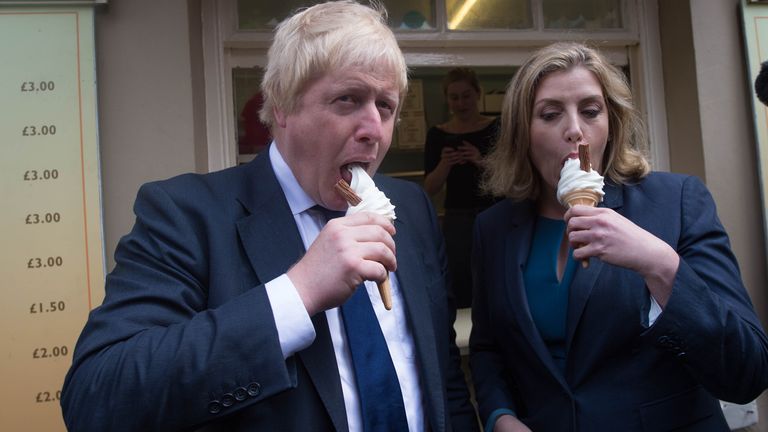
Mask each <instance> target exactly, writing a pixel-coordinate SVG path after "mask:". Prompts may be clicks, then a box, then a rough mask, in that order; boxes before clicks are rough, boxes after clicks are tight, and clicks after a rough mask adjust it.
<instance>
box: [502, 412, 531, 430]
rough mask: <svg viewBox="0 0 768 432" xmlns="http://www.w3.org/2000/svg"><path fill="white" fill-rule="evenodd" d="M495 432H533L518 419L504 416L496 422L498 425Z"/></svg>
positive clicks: (507, 415)
mask: <svg viewBox="0 0 768 432" xmlns="http://www.w3.org/2000/svg"><path fill="white" fill-rule="evenodd" d="M493 432H531V430H530V429H529V428H528V426H526V425H525V424H523V422H521V421H520V420H518V419H517V417H515V416H513V415H509V414H504V415H502V416H500V417H499V418H498V419H497V420H496V424H495V425H493Z"/></svg>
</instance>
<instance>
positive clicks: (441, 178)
mask: <svg viewBox="0 0 768 432" xmlns="http://www.w3.org/2000/svg"><path fill="white" fill-rule="evenodd" d="M443 94H444V95H445V99H446V101H447V103H448V110H449V111H450V112H451V117H450V119H449V120H448V121H447V122H445V123H443V124H440V125H437V126H433V127H432V128H430V129H429V131H428V132H427V141H426V143H425V145H424V172H425V177H424V189H425V190H426V191H427V193H428V194H430V195H436V194H437V193H439V192H440V191H441V190H442V189H443V186H445V203H444V206H443V207H444V208H445V214H444V216H443V233H444V236H445V242H446V249H447V255H448V268H449V271H450V274H451V281H452V282H451V290H452V291H453V295H454V298H455V300H456V306H457V307H459V308H467V307H469V306H471V304H472V274H471V270H470V265H469V251H470V248H471V247H472V225H473V224H474V222H475V216H476V215H477V213H478V212H479V211H481V210H484V209H485V208H487V207H488V206H489V205H490V204H491V203H492V202H493V201H492V200H491V199H490V197H489V196H487V195H482V194H481V193H480V190H479V183H480V175H481V169H480V161H481V158H482V157H483V156H485V155H486V154H487V153H488V149H489V148H490V146H491V142H492V141H493V139H494V138H495V136H496V131H497V129H498V126H499V123H498V119H497V118H495V117H489V116H485V115H482V114H480V110H479V109H478V108H477V103H478V101H479V100H480V94H481V92H480V83H479V82H478V80H477V76H476V75H475V72H474V71H473V70H472V69H469V68H464V67H460V68H455V69H451V70H450V71H449V72H448V74H447V75H446V76H445V78H444V79H443Z"/></svg>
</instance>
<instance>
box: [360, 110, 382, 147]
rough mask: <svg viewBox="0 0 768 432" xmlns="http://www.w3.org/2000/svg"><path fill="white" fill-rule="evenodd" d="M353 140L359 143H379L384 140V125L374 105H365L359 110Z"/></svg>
mask: <svg viewBox="0 0 768 432" xmlns="http://www.w3.org/2000/svg"><path fill="white" fill-rule="evenodd" d="M355 138H356V139H357V141H361V142H380V141H381V140H382V138H384V124H383V121H382V118H381V113H380V112H379V109H378V107H377V106H376V104H375V103H366V104H365V105H364V106H363V108H362V109H361V113H360V124H359V126H358V128H357V131H356V136H355Z"/></svg>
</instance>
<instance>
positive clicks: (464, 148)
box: [457, 141, 483, 166]
mask: <svg viewBox="0 0 768 432" xmlns="http://www.w3.org/2000/svg"><path fill="white" fill-rule="evenodd" d="M457 151H458V153H459V154H460V155H461V160H462V163H465V162H472V163H473V164H475V165H478V166H479V165H480V161H481V160H482V158H483V155H481V154H480V150H478V148H477V147H475V146H474V145H473V144H472V143H469V142H467V141H462V142H461V145H460V146H459V147H458V148H457Z"/></svg>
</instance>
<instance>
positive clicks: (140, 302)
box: [61, 152, 477, 431]
mask: <svg viewBox="0 0 768 432" xmlns="http://www.w3.org/2000/svg"><path fill="white" fill-rule="evenodd" d="M375 181H376V184H377V185H378V186H379V188H380V189H382V190H383V191H384V193H386V194H387V196H388V197H390V199H391V200H392V202H393V204H395V206H397V220H396V221H395V226H396V229H397V234H396V236H395V242H396V244H397V261H398V269H397V277H398V279H399V282H400V285H401V287H402V292H403V295H404V303H405V307H406V314H407V317H408V319H409V324H410V328H411V330H412V332H413V337H414V341H415V345H416V347H415V348H416V352H417V354H418V362H419V363H418V364H419V372H420V378H421V388H422V390H423V395H424V401H423V402H424V409H425V417H426V418H427V419H428V422H429V428H430V429H431V430H432V431H449V430H452V426H453V430H462V431H463V430H474V429H476V428H477V422H476V418H475V417H474V412H473V410H472V407H471V405H470V404H469V399H468V393H467V389H466V384H465V382H464V379H463V375H462V373H461V370H460V369H459V354H458V350H457V348H456V346H455V344H454V333H453V329H452V322H453V318H454V312H452V311H451V308H450V305H449V301H450V300H449V299H448V298H447V292H446V288H445V286H446V280H445V277H446V268H445V256H444V248H443V244H442V239H441V237H440V233H439V229H438V225H437V220H436V218H435V216H434V211H433V210H432V208H431V206H430V203H429V200H428V198H427V197H426V196H425V195H424V193H423V192H421V190H420V188H419V187H418V186H417V185H415V184H413V183H408V182H404V181H398V180H393V179H389V178H385V177H379V176H377V177H376V178H375ZM134 211H135V213H136V223H135V225H134V227H133V230H132V231H131V233H130V234H128V235H127V236H125V237H124V238H123V239H121V241H120V243H119V245H118V247H117V250H116V252H115V261H116V267H115V269H114V271H112V272H111V273H110V274H109V276H107V281H106V297H105V300H104V303H103V305H102V306H100V307H99V308H97V309H95V310H94V311H93V312H92V313H91V315H90V317H89V320H88V323H87V324H86V326H85V329H84V330H83V333H82V335H81V337H80V339H79V341H78V344H77V348H76V351H75V355H74V361H73V365H72V368H71V370H70V371H69V373H68V375H67V378H66V381H65V383H64V388H63V395H62V402H61V404H62V408H63V412H64V418H65V421H66V423H67V425H68V427H69V428H70V429H71V430H76V431H87V430H94V431H120V430H125V431H139V430H142V431H147V430H162V431H171V430H187V429H195V428H197V427H200V426H203V425H206V426H207V427H208V429H209V430H227V431H239V430H243V431H245V430H259V431H310V430H311V431H326V430H327V431H345V430H347V429H348V426H347V420H346V414H345V408H344V400H343V396H342V391H341V385H340V382H339V374H338V369H337V366H336V359H335V356H334V351H333V346H332V343H331V339H330V334H329V330H328V325H327V323H326V319H325V314H324V313H319V314H317V315H316V316H314V317H313V318H312V320H313V322H314V325H315V329H316V332H317V337H316V339H315V341H314V342H313V343H312V344H311V345H310V346H309V347H308V348H306V349H305V350H303V351H301V352H299V353H297V354H296V355H294V356H292V357H290V358H289V359H287V360H285V359H283V356H282V353H281V349H280V344H279V341H278V335H277V330H276V327H275V323H274V319H273V316H272V310H271V307H270V303H269V300H268V298H267V294H266V291H265V289H264V283H266V282H269V281H270V280H272V279H274V278H275V277H277V276H279V275H281V274H283V273H285V272H286V271H287V270H288V268H289V267H290V266H291V265H292V264H293V263H295V262H296V261H297V260H298V259H299V258H300V257H301V255H302V254H303V253H304V246H303V244H302V241H301V237H300V235H299V231H298V229H297V227H296V224H295V221H294V218H293V216H292V215H291V212H290V209H289V207H288V203H287V201H286V199H285V197H284V196H283V193H282V190H281V188H280V186H279V184H278V182H277V178H276V177H275V174H274V171H273V170H272V166H271V164H270V161H269V157H268V156H267V152H263V156H260V157H257V158H256V160H254V161H253V162H251V163H249V164H247V165H245V166H240V167H235V168H231V169H227V170H223V171H220V172H216V173H212V174H207V175H195V174H187V175H182V176H179V177H176V178H173V179H170V180H167V181H162V182H155V183H149V184H146V185H144V186H142V188H141V189H140V191H139V193H138V198H137V200H136V204H135V207H134Z"/></svg>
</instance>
